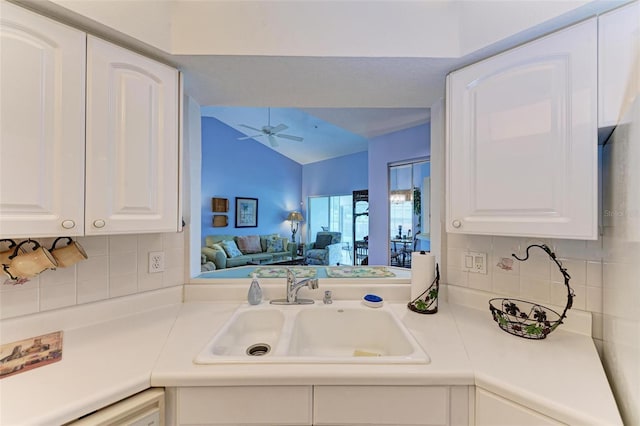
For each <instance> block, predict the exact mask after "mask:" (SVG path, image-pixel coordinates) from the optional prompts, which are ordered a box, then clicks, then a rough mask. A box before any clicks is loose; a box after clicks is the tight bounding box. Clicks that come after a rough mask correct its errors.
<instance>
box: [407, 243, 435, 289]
mask: <svg viewBox="0 0 640 426" xmlns="http://www.w3.org/2000/svg"><path fill="white" fill-rule="evenodd" d="M435 277H436V258H435V257H434V256H433V255H432V254H430V253H426V252H421V251H416V252H413V253H411V300H410V301H413V300H414V299H415V298H416V297H418V296H420V294H422V293H423V292H424V291H425V290H426V289H427V288H429V286H430V285H431V283H432V282H433V280H434V279H435Z"/></svg>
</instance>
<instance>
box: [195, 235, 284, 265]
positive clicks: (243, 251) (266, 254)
mask: <svg viewBox="0 0 640 426" xmlns="http://www.w3.org/2000/svg"><path fill="white" fill-rule="evenodd" d="M295 249H296V245H295V244H293V243H291V242H289V239H288V238H287V237H281V236H280V235H278V234H267V235H236V236H234V235H208V236H207V237H205V246H204V247H202V249H201V252H202V254H203V255H204V256H206V258H207V260H208V261H211V262H213V263H215V265H216V269H225V268H233V267H235V266H244V265H258V264H270V263H273V262H279V261H284V260H290V259H291V258H293V257H294V252H295Z"/></svg>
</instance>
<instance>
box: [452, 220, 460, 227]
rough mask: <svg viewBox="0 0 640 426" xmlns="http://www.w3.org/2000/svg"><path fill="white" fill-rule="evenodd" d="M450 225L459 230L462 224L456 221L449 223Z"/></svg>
mask: <svg viewBox="0 0 640 426" xmlns="http://www.w3.org/2000/svg"><path fill="white" fill-rule="evenodd" d="M451 225H452V226H453V227H454V228H460V227H461V226H462V222H460V221H459V220H458V219H456V220H454V221H453V222H451Z"/></svg>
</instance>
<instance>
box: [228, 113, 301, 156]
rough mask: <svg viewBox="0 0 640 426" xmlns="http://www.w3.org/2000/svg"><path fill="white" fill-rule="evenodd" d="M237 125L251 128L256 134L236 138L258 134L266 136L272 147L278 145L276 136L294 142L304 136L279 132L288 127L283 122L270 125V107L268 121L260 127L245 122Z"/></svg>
mask: <svg viewBox="0 0 640 426" xmlns="http://www.w3.org/2000/svg"><path fill="white" fill-rule="evenodd" d="M239 126H240V127H244V128H247V129H250V130H253V131H254V132H257V134H256V135H254V136H243V137H240V138H238V140H247V139H257V138H259V137H260V136H267V138H268V139H269V144H270V145H271V147H273V148H276V147H278V146H279V144H278V140H277V139H276V138H282V139H288V140H292V141H296V142H302V141H303V140H304V138H303V137H301V136H294V135H286V134H284V133H280V132H282V131H283V130H286V129H288V128H289V126H287V125H286V124H284V123H280V124H278V125H277V126H275V127H271V108H268V123H267V125H266V126H262V128H261V129H257V128H255V127H252V126H249V125H247V124H239Z"/></svg>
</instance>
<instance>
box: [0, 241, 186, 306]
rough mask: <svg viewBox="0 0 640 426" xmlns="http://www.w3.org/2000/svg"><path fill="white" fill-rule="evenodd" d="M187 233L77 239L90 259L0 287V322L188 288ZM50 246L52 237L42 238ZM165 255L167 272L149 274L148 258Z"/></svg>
mask: <svg viewBox="0 0 640 426" xmlns="http://www.w3.org/2000/svg"><path fill="white" fill-rule="evenodd" d="M184 235H185V234H184V233H167V234H140V235H116V236H93V237H79V238H78V239H77V241H78V242H79V243H80V244H81V245H82V247H83V248H84V249H85V251H86V253H87V256H89V258H88V259H87V260H84V261H82V262H80V263H78V264H76V265H74V266H71V267H69V268H58V269H57V270H48V271H45V272H43V273H42V274H40V275H39V276H37V277H34V278H32V279H31V280H29V281H28V282H26V283H25V284H22V285H4V284H2V285H0V319H3V318H10V317H15V316H20V315H27V314H32V313H36V312H39V311H46V310H52V309H58V308H63V307H67V306H73V305H79V304H84V303H90V302H95V301H98V300H104V299H108V298H111V297H120V296H124V295H129V294H135V293H141V292H144V291H150V290H156V289H160V288H163V287H171V286H176V285H181V284H183V283H184ZM40 241H41V242H42V243H43V244H44V245H45V246H46V247H50V246H51V243H52V242H53V238H47V239H44V238H43V239H40ZM150 251H164V252H165V271H164V272H160V273H156V274H149V273H148V272H147V268H148V266H147V263H148V253H149V252H150Z"/></svg>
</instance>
